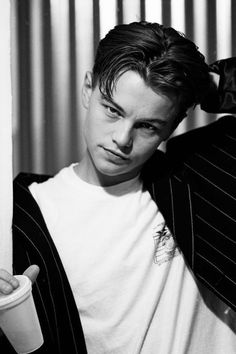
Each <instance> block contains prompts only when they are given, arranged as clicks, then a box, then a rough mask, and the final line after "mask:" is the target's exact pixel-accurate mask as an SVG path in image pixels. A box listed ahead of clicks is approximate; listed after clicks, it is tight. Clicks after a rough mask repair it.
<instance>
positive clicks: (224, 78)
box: [201, 57, 236, 113]
mask: <svg viewBox="0 0 236 354" xmlns="http://www.w3.org/2000/svg"><path fill="white" fill-rule="evenodd" d="M210 71H211V72H212V73H213V75H214V79H216V76H215V75H218V76H219V80H218V81H219V82H218V84H217V82H216V81H215V84H214V83H213V85H212V88H211V90H210V91H209V94H208V95H207V96H206V97H205V99H204V100H203V102H201V109H203V110H204V111H206V112H209V113H236V57H233V58H229V59H224V60H218V61H216V62H215V63H213V64H211V65H210ZM216 80H217V79H216Z"/></svg>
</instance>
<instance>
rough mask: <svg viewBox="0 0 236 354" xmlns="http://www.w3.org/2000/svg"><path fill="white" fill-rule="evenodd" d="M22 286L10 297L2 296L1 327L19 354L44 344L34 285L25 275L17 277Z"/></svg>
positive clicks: (24, 353)
mask: <svg viewBox="0 0 236 354" xmlns="http://www.w3.org/2000/svg"><path fill="white" fill-rule="evenodd" d="M15 277H16V278H17V279H18V281H19V283H20V286H19V287H18V288H17V289H16V290H14V291H13V292H12V293H11V294H9V295H0V327H1V328H2V330H3V332H4V333H5V335H6V336H7V338H8V340H9V341H10V343H11V345H12V346H13V348H14V349H15V350H16V352H17V353H19V354H26V353H31V352H33V351H34V350H36V349H38V348H39V347H41V345H42V344H43V335H42V332H41V328H40V324H39V320H38V316H37V312H36V308H35V305H34V299H33V296H32V291H31V290H32V283H31V281H30V279H29V278H28V277H27V276H25V275H16V276H15Z"/></svg>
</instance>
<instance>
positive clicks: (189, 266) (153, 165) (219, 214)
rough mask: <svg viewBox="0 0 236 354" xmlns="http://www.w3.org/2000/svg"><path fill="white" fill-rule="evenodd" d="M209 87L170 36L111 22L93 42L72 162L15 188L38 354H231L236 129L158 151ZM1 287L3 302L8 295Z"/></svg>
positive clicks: (225, 125)
mask: <svg viewBox="0 0 236 354" xmlns="http://www.w3.org/2000/svg"><path fill="white" fill-rule="evenodd" d="M234 64H235V63H234V61H227V62H221V63H217V64H215V66H214V68H213V69H214V71H216V72H218V71H223V73H224V72H226V73H228V72H229V71H231V72H232V71H233V68H234ZM222 67H223V68H224V69H225V70H222ZM229 69H230V70H229ZM219 73H221V72H219ZM225 77H226V78H227V75H221V81H220V85H221V87H222V82H224V81H222V80H224V78H225ZM230 84H231V87H232V82H230ZM226 86H227V85H226ZM228 86H229V85H228ZM228 86H227V88H228ZM211 87H212V82H211V79H210V75H209V68H208V66H207V65H206V63H205V61H204V57H203V56H202V55H201V54H200V53H199V52H198V50H197V48H196V46H195V45H194V44H193V43H192V42H191V41H189V40H187V39H186V38H184V37H183V36H182V35H180V34H179V33H177V32H176V31H175V30H174V29H172V28H165V27H163V26H160V25H158V24H150V23H146V22H141V23H132V24H129V25H121V26H117V27H115V28H114V29H113V30H112V31H110V32H109V33H108V35H107V36H106V37H105V39H103V40H102V41H101V42H100V44H99V48H98V51H97V56H96V59H95V65H94V68H93V72H92V73H87V74H86V77H85V81H84V86H83V92H82V95H83V104H84V106H85V108H86V109H87V117H86V121H85V126H84V136H85V140H86V144H87V150H86V151H85V154H84V156H83V158H82V160H81V161H80V162H79V163H75V164H72V165H71V166H69V167H67V168H64V169H63V170H62V171H60V172H59V173H58V174H57V175H56V176H55V177H53V178H49V179H48V177H46V176H36V175H27V174H21V175H20V176H19V177H18V178H17V179H16V181H15V190H14V196H15V203H14V221H13V231H14V271H15V273H21V272H23V271H24V270H25V269H26V268H27V266H29V265H30V264H37V265H38V266H39V268H40V273H39V276H38V278H37V281H36V284H35V285H34V298H35V301H36V306H37V310H38V313H39V318H40V322H41V326H42V330H43V334H44V339H45V343H44V345H43V347H41V349H40V350H39V352H42V353H51V352H56V353H82V352H86V350H87V351H88V353H117V354H118V353H120V354H121V353H122V354H123V353H147V354H149V353H161V354H167V353H172V354H176V353H178V354H182V353H191V354H192V353H201V354H202V353H204V354H208V353H209V352H211V353H214V354H220V353H228V354H230V353H234V352H235V348H236V338H235V330H236V328H235V312H234V311H235V296H234V295H235V254H234V253H233V250H234V248H233V247H235V239H233V237H235V229H236V227H235V210H236V208H234V203H235V196H233V193H235V190H236V189H234V188H233V186H234V184H235V167H233V165H232V161H234V166H235V160H234V159H235V158H236V156H235V151H236V150H235V149H233V146H234V145H235V135H236V134H235V122H234V120H233V119H232V118H231V117H228V118H226V119H223V120H220V121H219V122H217V123H216V124H213V125H210V126H209V127H206V128H201V129H198V130H197V131H196V132H190V133H188V134H186V135H184V136H183V137H177V138H175V139H173V140H171V141H170V143H169V147H168V148H167V154H166V155H164V154H163V153H162V152H160V151H158V150H157V148H158V146H159V145H160V143H161V142H162V141H164V140H166V139H167V138H168V137H169V136H170V134H171V133H172V132H173V130H174V129H175V128H176V126H177V125H178V123H179V122H180V121H181V120H182V119H183V118H184V117H185V116H186V112H187V110H188V109H189V108H190V107H192V106H194V105H196V104H198V103H201V102H206V98H207V97H208V98H209V94H210V93H211ZM224 89H225V87H224ZM214 94H215V95H216V92H215V93H214ZM214 97H216V96H211V97H210V98H209V99H210V104H211V102H215V105H217V104H218V103H217V102H216V101H215V99H214ZM220 97H221V98H222V97H223V95H221V96H220ZM227 97H228V96H227ZM230 97H232V95H231V96H230ZM229 104H230V102H229V100H228V98H227V100H226V102H220V103H219V104H218V107H217V109H218V110H220V108H221V107H223V108H222V109H223V111H224V110H226V111H227V109H229V110H230V109H231V108H228V107H229ZM205 105H207V104H206V103H205ZM226 106H227V107H226ZM225 107H226V108H225ZM233 107H234V106H233ZM233 267H234V268H233ZM31 269H32V268H31ZM233 270H234V271H233ZM35 272H37V271H36V270H34V268H33V277H35ZM193 274H194V275H195V276H196V277H194V275H193ZM0 276H1V283H0V288H1V291H2V292H3V293H4V292H5V293H8V292H11V291H12V289H13V288H14V287H16V286H17V284H16V283H14V279H13V277H11V276H10V275H9V274H7V273H6V272H4V271H1V272H0ZM199 280H201V281H202V282H201V283H199ZM7 287H8V289H7ZM213 292H214V293H213ZM216 295H218V296H216ZM222 300H224V302H222ZM2 340H3V339H2ZM4 345H6V346H7V344H6V343H5V344H4Z"/></svg>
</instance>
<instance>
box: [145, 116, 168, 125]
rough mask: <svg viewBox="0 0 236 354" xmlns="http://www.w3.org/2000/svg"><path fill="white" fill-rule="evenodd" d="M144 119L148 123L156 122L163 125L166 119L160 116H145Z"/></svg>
mask: <svg viewBox="0 0 236 354" xmlns="http://www.w3.org/2000/svg"><path fill="white" fill-rule="evenodd" d="M144 120H145V122H148V123H158V124H161V125H163V126H165V125H166V124H167V121H166V120H163V119H161V118H145V119H144Z"/></svg>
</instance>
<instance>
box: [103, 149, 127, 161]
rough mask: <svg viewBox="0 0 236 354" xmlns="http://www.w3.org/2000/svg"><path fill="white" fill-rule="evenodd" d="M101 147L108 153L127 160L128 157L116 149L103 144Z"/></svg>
mask: <svg viewBox="0 0 236 354" xmlns="http://www.w3.org/2000/svg"><path fill="white" fill-rule="evenodd" d="M103 149H104V150H105V151H108V152H109V153H111V154H113V155H115V156H117V157H119V158H121V159H122V160H126V161H127V160H129V158H128V157H127V156H125V155H123V154H121V153H120V152H117V151H115V150H112V149H109V148H106V147H104V146H103Z"/></svg>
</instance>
